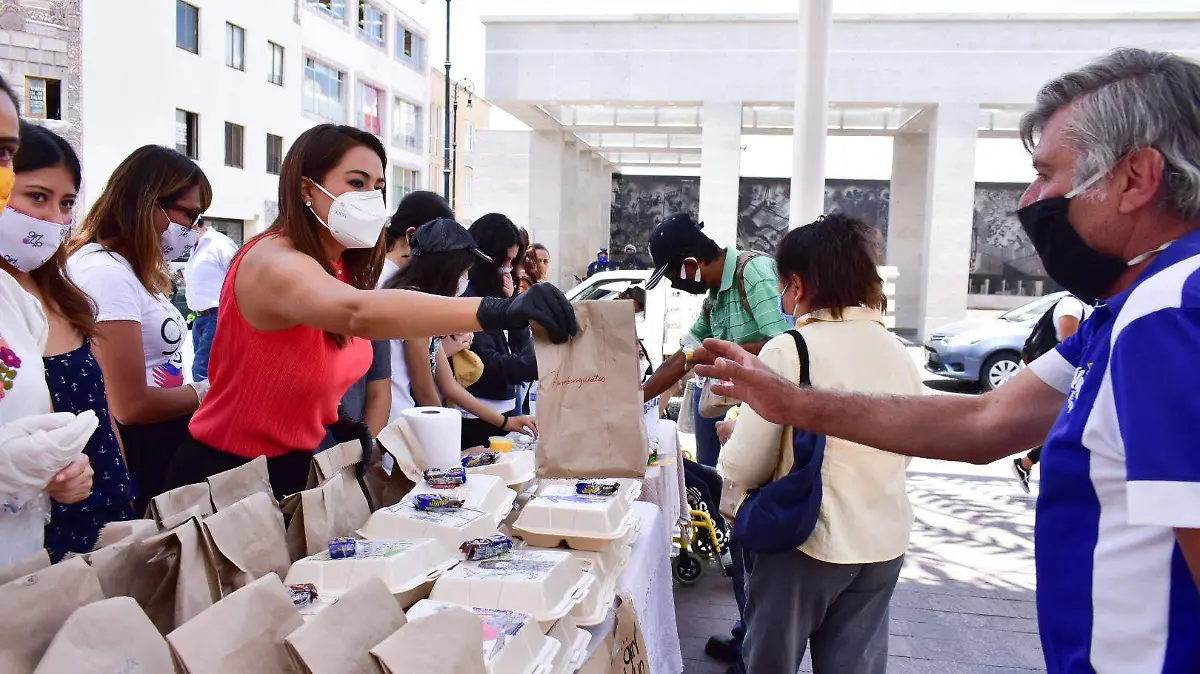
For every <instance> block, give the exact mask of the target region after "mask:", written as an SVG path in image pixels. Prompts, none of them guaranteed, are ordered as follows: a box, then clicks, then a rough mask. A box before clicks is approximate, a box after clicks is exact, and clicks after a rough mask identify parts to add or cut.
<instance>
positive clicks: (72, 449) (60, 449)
mask: <svg viewBox="0 0 1200 674" xmlns="http://www.w3.org/2000/svg"><path fill="white" fill-rule="evenodd" d="M22 126H23V125H22V124H21V123H20V120H19V118H18V116H17V96H16V94H14V93H13V91H12V89H11V88H10V87H9V86H8V83H7V82H5V81H4V78H2V77H0V212H2V214H0V259H3V261H4V262H3V263H2V264H0V465H2V466H3V468H0V504H2V506H3V507H0V566H4V565H9V564H12V563H14V562H17V561H19V560H21V559H24V558H26V557H28V556H29V555H32V554H35V553H37V552H38V551H39V550H41V549H42V546H43V544H44V541H45V519H44V518H45V515H46V513H48V512H49V510H50V508H51V505H50V504H51V501H53V502H54V503H78V502H79V501H82V500H84V499H86V498H87V497H88V494H89V493H90V492H91V489H92V477H93V474H92V468H91V465H90V462H89V460H88V456H87V454H84V453H83V452H84V449H85V447H87V446H88V440H89V438H90V437H91V436H92V435H93V433H94V432H95V430H96V427H97V425H98V419H97V417H96V414H95V413H93V412H90V411H85V412H83V413H82V414H79V415H76V414H73V413H71V412H66V411H63V412H58V413H55V412H54V411H53V408H52V400H51V397H50V391H49V389H48V387H47V382H46V377H45V373H46V370H45V365H44V361H43V356H44V355H45V353H46V347H47V344H48V343H49V338H50V335H49V333H50V330H51V328H50V325H49V323H48V321H47V311H45V310H43V307H42V304H41V302H39V301H38V299H37V298H35V297H34V296H33V295H32V294H30V293H29V292H27V291H26V290H25V289H23V287H22V286H24V287H25V288H30V289H32V290H34V291H37V292H39V293H40V286H39V285H38V282H36V281H34V280H33V279H32V277H30V276H29V272H31V271H34V270H36V269H38V268H40V267H42V266H44V265H46V264H51V263H50V259H51V258H53V257H54V256H55V254H57V252H58V248H59V247H60V246H61V244H62V240H63V238H64V236H65V232H63V231H62V229H63V225H64V224H65V222H64V219H63V218H62V216H61V214H59V215H58V216H57V217H53V216H52V217H51V219H50V220H46V221H43V220H41V219H40V218H36V217H33V216H31V215H30V214H22V213H20V212H19V211H16V210H15V209H8V210H6V208H7V205H8V204H9V202H10V200H12V197H13V196H14V195H13V191H14V184H15V182H16V176H15V175H14V171H13V159H14V157H15V156H16V154H17V152H18V151H19V150H18V148H19V146H20V145H21V135H22V133H23V129H22ZM68 174H69V171H68ZM57 177H59V178H61V177H62V176H57ZM72 179H73V176H70V175H68V176H67V177H66V178H65V180H63V181H62V182H65V183H66V184H67V186H66V191H69V192H70V191H73V189H72V187H71V186H70V184H71V182H72ZM54 183H55V185H54V186H55V188H59V187H62V185H60V184H59V181H58V180H55V181H54ZM42 187H43V188H44V187H47V186H42ZM22 191H23V192H24V193H26V194H30V193H32V192H33V191H34V186H33V185H32V184H31V183H30V184H25V185H24V186H23V187H22ZM46 191H47V190H43V192H42V193H41V195H40V196H30V199H29V201H33V202H37V201H38V200H39V199H40V198H41V197H44V196H46V195H45V192H46ZM47 200H48V199H47ZM48 201H49V200H48ZM56 201H58V200H56ZM27 206H28V205H27ZM31 210H32V209H31ZM36 210H37V211H38V214H39V215H42V217H46V216H47V215H49V214H47V213H42V212H41V209H40V208H38V209H36ZM69 219H70V218H69V217H67V218H66V219H65V220H66V221H69ZM54 239H57V241H54ZM52 242H53V245H51V243H52ZM39 244H40V245H39ZM58 264H61V258H59V260H58ZM56 269H57V267H56ZM13 273H16V274H17V275H21V276H22V280H23V281H24V283H20V282H18V281H17V279H16V278H14V276H13ZM59 273H60V275H61V272H59ZM49 285H50V287H51V288H54V287H57V286H58V285H59V284H57V283H54V282H51V283H49ZM85 305H86V302H85ZM55 315H56V316H58V317H61V316H62V314H61V312H55ZM60 338H61V335H60ZM56 341H59V340H56ZM72 456H76V457H77V458H75V459H74V460H73V461H71V462H70V463H69V464H68V465H67V466H65V467H61V470H59V471H58V473H57V474H46V472H45V471H48V470H53V469H54V468H56V467H60V466H58V465H57V462H58V461H60V460H67V459H69V458H70V457H72ZM18 466H20V468H18ZM43 479H45V480H46V482H45V483H42V480H43Z"/></svg>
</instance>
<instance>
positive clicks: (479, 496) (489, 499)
mask: <svg viewBox="0 0 1200 674" xmlns="http://www.w3.org/2000/svg"><path fill="white" fill-rule="evenodd" d="M416 494H438V495H439V496H449V497H450V498H456V499H461V500H463V501H465V502H466V503H465V505H466V507H468V508H474V509H475V510H482V511H483V512H485V513H488V514H489V515H491V516H492V521H493V522H494V523H495V524H496V525H499V524H500V523H501V522H503V521H504V518H505V517H508V513H510V512H512V507H513V502H514V501H516V500H517V492H515V491H513V490H512V489H509V488H508V487H507V486H505V485H504V482H503V481H502V480H501V479H500V478H498V477H496V476H495V475H474V476H471V477H469V478H467V482H466V484H464V485H462V486H461V487H455V488H454V489H434V488H433V487H431V486H429V483H428V482H425V481H424V480H422V481H421V482H420V483H418V484H417V486H416V488H414V489H413V490H412V491H410V492H408V494H407V495H405V497H404V500H405V501H406V502H408V503H412V500H413V496H414V495H416Z"/></svg>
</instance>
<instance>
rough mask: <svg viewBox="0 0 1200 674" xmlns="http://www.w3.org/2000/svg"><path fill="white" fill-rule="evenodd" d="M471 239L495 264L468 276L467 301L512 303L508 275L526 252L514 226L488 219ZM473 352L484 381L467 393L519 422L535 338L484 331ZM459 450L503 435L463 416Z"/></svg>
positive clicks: (480, 265) (531, 375)
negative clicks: (493, 299)
mask: <svg viewBox="0 0 1200 674" xmlns="http://www.w3.org/2000/svg"><path fill="white" fill-rule="evenodd" d="M470 232H471V236H473V237H474V238H475V241H476V242H477V243H478V244H479V248H480V250H482V251H483V252H484V253H485V254H487V255H488V256H489V257H491V258H492V260H493V262H485V261H483V260H482V259H478V260H476V261H475V264H474V266H473V267H471V271H470V272H469V273H468V277H469V279H470V286H469V287H468V289H467V295H470V296H475V297H511V296H512V294H513V288H514V282H513V273H512V270H513V268H514V267H515V266H517V265H518V264H520V261H521V257H522V256H523V254H524V250H523V249H522V248H521V234H520V231H519V230H518V229H517V226H516V225H514V224H513V223H512V221H511V220H509V219H508V218H507V217H506V216H504V215H501V214H499V213H488V214H487V215H485V216H483V217H481V218H479V219H478V220H476V221H475V223H474V224H473V225H471V229H470ZM471 350H472V351H474V352H475V355H477V356H479V360H481V361H483V376H482V377H480V378H479V381H477V382H475V383H474V384H472V385H471V386H469V387H468V388H467V391H468V392H470V393H471V395H473V396H475V397H476V398H478V399H479V400H480V401H481V402H483V403H484V404H486V405H487V406H488V407H490V408H492V409H493V410H495V411H497V412H499V413H501V414H502V415H503V416H504V418H505V419H506V420H507V419H508V418H510V417H513V416H518V414H519V410H520V405H519V401H518V400H517V395H518V391H519V390H520V389H521V388H522V384H524V383H525V382H531V381H535V380H537V376H538V371H537V360H536V359H535V358H534V355H533V336H532V333H531V332H530V330H529V328H523V329H521V330H485V331H483V332H477V333H475V339H474V341H473V342H472V344H471ZM464 417H465V418H464V419H463V429H462V446H463V449H468V448H471V447H478V446H481V445H482V446H486V445H487V444H488V439H489V438H491V437H493V436H499V435H505V434H506V432H505V431H504V429H503V428H500V427H497V426H493V425H491V424H490V423H488V422H486V421H484V420H482V419H479V418H472V415H469V414H464Z"/></svg>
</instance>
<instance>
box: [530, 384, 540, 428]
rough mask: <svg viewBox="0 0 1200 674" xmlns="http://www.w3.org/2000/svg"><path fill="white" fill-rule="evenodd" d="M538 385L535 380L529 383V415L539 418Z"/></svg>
mask: <svg viewBox="0 0 1200 674" xmlns="http://www.w3.org/2000/svg"><path fill="white" fill-rule="evenodd" d="M537 386H538V383H537V382H536V381H535V382H533V383H532V384H530V385H529V416H531V417H533V418H535V419H536V418H537Z"/></svg>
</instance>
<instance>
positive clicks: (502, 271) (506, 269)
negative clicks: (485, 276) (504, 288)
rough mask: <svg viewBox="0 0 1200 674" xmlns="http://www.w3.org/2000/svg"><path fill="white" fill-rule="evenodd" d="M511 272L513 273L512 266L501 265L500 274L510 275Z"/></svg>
mask: <svg viewBox="0 0 1200 674" xmlns="http://www.w3.org/2000/svg"><path fill="white" fill-rule="evenodd" d="M510 274H512V267H511V266H508V267H501V268H500V275H501V276H508V275H510Z"/></svg>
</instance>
